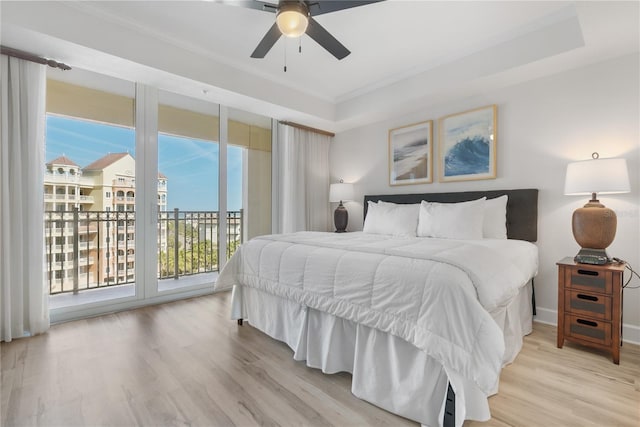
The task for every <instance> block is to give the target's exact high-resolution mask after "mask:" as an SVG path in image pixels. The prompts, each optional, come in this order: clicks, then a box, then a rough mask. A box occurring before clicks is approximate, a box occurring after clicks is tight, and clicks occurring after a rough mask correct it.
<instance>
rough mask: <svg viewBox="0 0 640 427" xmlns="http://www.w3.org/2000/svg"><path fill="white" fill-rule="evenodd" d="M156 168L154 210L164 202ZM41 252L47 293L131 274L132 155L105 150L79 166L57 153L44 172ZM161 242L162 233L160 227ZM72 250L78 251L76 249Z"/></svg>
mask: <svg viewBox="0 0 640 427" xmlns="http://www.w3.org/2000/svg"><path fill="white" fill-rule="evenodd" d="M167 181H168V179H167V177H166V176H165V175H163V174H158V210H159V211H165V210H166V206H167ZM44 202H45V252H46V262H47V266H46V268H47V279H48V281H49V287H50V293H52V294H53V293H57V292H64V291H69V290H75V289H85V288H91V287H98V286H100V285H102V284H107V285H108V284H120V283H129V282H132V281H134V279H135V159H134V158H133V157H132V156H131V155H130V154H129V153H110V154H107V155H106V156H104V157H101V158H100V159H98V160H96V161H95V162H93V163H91V164H89V165H87V166H85V167H84V168H81V167H80V166H79V165H78V164H76V163H75V162H74V161H73V160H71V159H69V158H67V157H65V156H61V157H58V158H56V159H54V160H52V161H50V162H49V163H47V164H46V171H45V175H44ZM158 245H159V248H166V245H167V242H166V233H159V237H158ZM76 254H77V255H76Z"/></svg>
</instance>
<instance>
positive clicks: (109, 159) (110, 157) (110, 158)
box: [82, 153, 129, 171]
mask: <svg viewBox="0 0 640 427" xmlns="http://www.w3.org/2000/svg"><path fill="white" fill-rule="evenodd" d="M128 155H129V153H109V154H107V155H106V156H104V157H101V158H99V159H98V160H96V161H95V162H93V163H91V164H90V165H87V166H85V167H84V168H82V170H85V171H87V170H102V169H104V168H106V167H107V166H109V165H111V164H113V163H115V162H116V161H118V160H120V159H121V158H123V157H125V156H128Z"/></svg>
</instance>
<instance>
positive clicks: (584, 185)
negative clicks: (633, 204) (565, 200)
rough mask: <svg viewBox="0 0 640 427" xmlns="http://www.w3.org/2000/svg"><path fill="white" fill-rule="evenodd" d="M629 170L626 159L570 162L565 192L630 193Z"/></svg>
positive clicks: (571, 193)
mask: <svg viewBox="0 0 640 427" xmlns="http://www.w3.org/2000/svg"><path fill="white" fill-rule="evenodd" d="M629 191H631V187H630V185H629V172H628V171H627V161H626V160H625V159H594V160H585V161H582V162H574V163H569V164H568V165H567V176H566V178H565V181H564V194H566V195H572V196H573V195H583V194H591V193H600V194H614V193H628V192H629Z"/></svg>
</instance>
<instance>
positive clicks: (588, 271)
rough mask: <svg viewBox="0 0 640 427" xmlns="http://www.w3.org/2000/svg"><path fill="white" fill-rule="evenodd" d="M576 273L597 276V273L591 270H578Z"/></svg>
mask: <svg viewBox="0 0 640 427" xmlns="http://www.w3.org/2000/svg"><path fill="white" fill-rule="evenodd" d="M578 274H584V275H586V276H597V275H598V274H599V273H598V272H597V271H593V270H578Z"/></svg>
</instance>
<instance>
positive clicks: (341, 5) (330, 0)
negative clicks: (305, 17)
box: [305, 0, 384, 16]
mask: <svg viewBox="0 0 640 427" xmlns="http://www.w3.org/2000/svg"><path fill="white" fill-rule="evenodd" d="M381 1H384V0H369V1H366V0H362V1H361V0H315V1H314V0H309V1H306V2H305V3H307V4H308V5H309V13H310V14H311V16H317V15H323V14H325V13H331V12H336V11H338V10H343V9H350V8H352V7H358V6H365V5H367V4H371V3H379V2H381Z"/></svg>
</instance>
